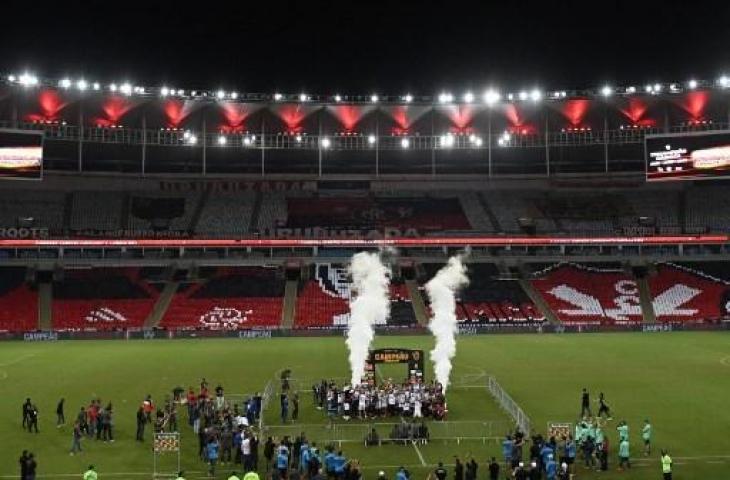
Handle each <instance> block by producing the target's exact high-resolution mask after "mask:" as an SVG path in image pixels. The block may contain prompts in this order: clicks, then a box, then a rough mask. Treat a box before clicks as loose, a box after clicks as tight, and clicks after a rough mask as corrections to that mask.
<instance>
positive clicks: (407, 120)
mask: <svg viewBox="0 0 730 480" xmlns="http://www.w3.org/2000/svg"><path fill="white" fill-rule="evenodd" d="M383 110H384V111H385V112H386V113H388V115H390V117H391V118H392V119H393V121H395V123H396V127H397V128H399V129H401V130H410V128H411V127H412V126H413V124H414V123H416V121H417V120H418V119H419V118H421V117H422V116H424V115H425V114H426V113H428V111H429V108H428V107H421V106H413V105H396V106H393V107H385V108H383Z"/></svg>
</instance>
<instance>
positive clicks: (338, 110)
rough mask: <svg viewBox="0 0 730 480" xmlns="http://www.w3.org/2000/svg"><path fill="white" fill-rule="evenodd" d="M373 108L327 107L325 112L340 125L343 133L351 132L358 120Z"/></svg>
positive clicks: (369, 106)
mask: <svg viewBox="0 0 730 480" xmlns="http://www.w3.org/2000/svg"><path fill="white" fill-rule="evenodd" d="M374 108H375V107H373V106H371V105H367V106H359V105H332V106H329V107H327V110H328V111H329V112H330V113H331V114H332V115H333V116H334V117H335V118H336V119H337V120H339V122H340V123H341V124H342V126H343V127H344V129H345V131H348V132H349V131H352V130H354V129H355V127H356V126H357V124H358V123H360V120H362V118H363V117H364V116H365V115H367V114H368V113H370V112H372V111H373V110H374Z"/></svg>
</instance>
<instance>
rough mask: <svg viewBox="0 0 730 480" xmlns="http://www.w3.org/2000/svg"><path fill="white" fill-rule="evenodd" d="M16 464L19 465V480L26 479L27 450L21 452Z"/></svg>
mask: <svg viewBox="0 0 730 480" xmlns="http://www.w3.org/2000/svg"><path fill="white" fill-rule="evenodd" d="M18 463H19V464H20V480H26V478H28V477H27V472H28V450H23V453H21V454H20V459H19V460H18Z"/></svg>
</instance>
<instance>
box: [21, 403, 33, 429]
mask: <svg viewBox="0 0 730 480" xmlns="http://www.w3.org/2000/svg"><path fill="white" fill-rule="evenodd" d="M32 406H33V404H32V403H31V401H30V398H26V399H25V403H23V430H25V429H26V428H28V423H29V420H30V409H31V407H32Z"/></svg>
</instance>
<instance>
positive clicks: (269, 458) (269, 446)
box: [264, 437, 276, 473]
mask: <svg viewBox="0 0 730 480" xmlns="http://www.w3.org/2000/svg"><path fill="white" fill-rule="evenodd" d="M275 447H276V444H275V443H274V439H273V438H271V437H268V438H267V439H266V443H264V458H265V459H266V473H269V469H270V468H271V465H272V462H273V461H274V449H275Z"/></svg>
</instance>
